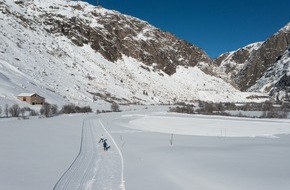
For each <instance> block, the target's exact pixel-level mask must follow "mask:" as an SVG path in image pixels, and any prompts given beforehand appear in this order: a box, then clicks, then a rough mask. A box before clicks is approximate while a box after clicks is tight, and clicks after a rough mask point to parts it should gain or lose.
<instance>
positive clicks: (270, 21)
mask: <svg viewBox="0 0 290 190" xmlns="http://www.w3.org/2000/svg"><path fill="white" fill-rule="evenodd" d="M86 1H87V2H89V3H91V4H93V5H96V2H97V0H86ZM99 4H100V5H101V6H102V7H104V8H107V9H113V10H117V11H119V12H121V13H123V14H127V15H131V16H134V17H137V18H140V19H142V20H145V21H147V22H149V23H150V24H152V25H153V26H155V27H157V28H160V29H162V30H163V31H167V32H170V33H172V34H174V35H176V36H177V37H179V38H181V39H184V40H186V41H188V42H190V43H192V44H194V45H197V46H198V47H200V48H202V49H203V50H204V51H205V52H206V53H208V55H209V56H210V57H212V58H214V57H216V56H218V55H220V54H221V53H225V52H228V51H233V50H236V49H238V48H240V47H243V46H245V45H248V44H250V43H253V42H258V41H264V40H266V39H267V38H268V37H270V36H272V35H273V34H274V33H275V32H277V31H278V30H279V29H280V28H282V27H283V26H285V25H286V24H287V23H289V22H290V1H289V0H241V1H234V0H216V1H214V0H198V1H195V0H192V1H191V0H177V1H165V0H159V1H156V0H147V1H138V0H99Z"/></svg>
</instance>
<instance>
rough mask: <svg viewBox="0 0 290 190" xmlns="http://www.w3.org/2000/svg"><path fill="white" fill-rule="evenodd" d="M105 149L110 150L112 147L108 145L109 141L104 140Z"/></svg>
mask: <svg viewBox="0 0 290 190" xmlns="http://www.w3.org/2000/svg"><path fill="white" fill-rule="evenodd" d="M103 147H104V151H107V150H109V148H110V147H111V146H109V145H108V143H107V139H105V140H104V142H103Z"/></svg>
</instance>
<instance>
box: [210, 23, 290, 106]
mask: <svg viewBox="0 0 290 190" xmlns="http://www.w3.org/2000/svg"><path fill="white" fill-rule="evenodd" d="M289 46H290V23H288V24H287V25H286V26H284V27H283V28H282V29H280V30H279V31H278V32H277V33H275V34H274V35H273V36H271V37H270V38H268V39H266V40H265V41H264V42H258V43H253V44H250V45H248V46H246V47H244V48H241V49H238V50H237V51H233V52H230V53H226V54H222V55H221V56H219V57H218V58H217V59H215V60H214V65H215V66H214V67H213V68H212V70H213V73H214V74H215V75H216V76H220V77H221V78H223V79H224V80H225V81H228V82H230V83H231V84H233V85H234V86H236V87H237V88H238V89H241V90H242V91H248V92H263V93H267V94H269V95H270V96H271V98H272V99H273V100H282V101H284V100H286V99H287V97H288V96H289V90H288V88H289V87H290V85H289V82H288V81H289V79H288V78H289V77H288V76H289V74H287V73H289V71H290V69H289V66H288V65H289V63H288V62H289ZM287 91H288V93H287Z"/></svg>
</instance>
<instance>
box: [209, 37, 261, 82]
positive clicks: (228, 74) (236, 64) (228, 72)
mask: <svg viewBox="0 0 290 190" xmlns="http://www.w3.org/2000/svg"><path fill="white" fill-rule="evenodd" d="M261 44H262V42H257V43H253V44H249V45H247V46H245V47H242V48H240V49H238V50H236V51H232V52H227V53H224V54H222V55H220V56H219V57H217V58H216V59H214V62H213V63H214V65H215V66H216V70H215V73H217V76H220V77H221V78H223V79H225V80H226V81H229V82H230V81H231V80H233V79H234V78H235V77H236V75H237V74H238V73H239V72H240V71H241V69H243V68H244V66H245V64H246V61H247V59H248V58H249V57H251V56H252V55H253V53H254V52H255V51H257V50H258V49H259V48H260V47H261Z"/></svg>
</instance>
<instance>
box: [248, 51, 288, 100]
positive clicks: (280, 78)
mask: <svg viewBox="0 0 290 190" xmlns="http://www.w3.org/2000/svg"><path fill="white" fill-rule="evenodd" d="M289 81H290V46H289V48H288V49H287V50H286V51H285V52H284V53H283V55H281V56H280V57H279V59H278V60H277V61H276V62H275V64H274V65H273V66H272V67H270V68H269V69H268V70H267V71H266V73H265V74H264V75H263V76H262V77H261V78H260V79H259V80H258V81H257V83H256V84H255V85H254V86H252V87H251V88H250V89H249V91H261V92H264V93H270V95H271V96H272V97H273V98H274V99H275V100H280V101H281V100H282V101H283V100H288V101H289V93H290V88H289V87H290V82H289Z"/></svg>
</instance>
